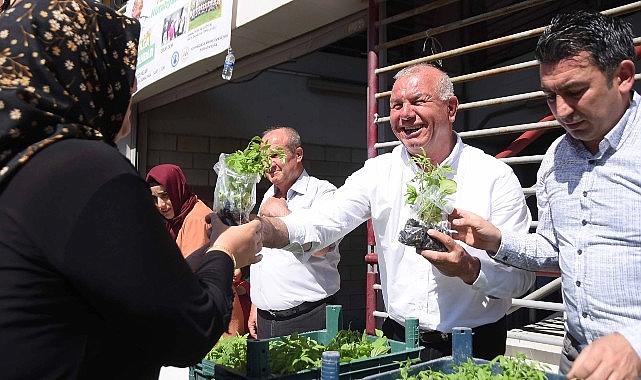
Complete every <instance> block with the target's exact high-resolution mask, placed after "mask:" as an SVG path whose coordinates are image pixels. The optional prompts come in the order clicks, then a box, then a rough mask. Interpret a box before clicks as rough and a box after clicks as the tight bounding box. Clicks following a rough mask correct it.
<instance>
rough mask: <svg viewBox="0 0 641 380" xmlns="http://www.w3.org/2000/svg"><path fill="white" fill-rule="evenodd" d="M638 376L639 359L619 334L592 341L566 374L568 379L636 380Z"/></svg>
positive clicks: (639, 370) (640, 361) (639, 372)
mask: <svg viewBox="0 0 641 380" xmlns="http://www.w3.org/2000/svg"><path fill="white" fill-rule="evenodd" d="M639 376H641V358H639V355H637V353H636V351H634V349H633V348H632V346H631V345H630V342H628V340H627V339H626V338H625V337H624V336H623V335H621V334H619V333H614V334H610V335H606V336H604V337H601V338H599V339H597V340H595V341H593V342H592V343H591V344H590V345H589V346H587V347H586V348H585V349H584V350H583V351H582V352H581V354H579V356H578V357H577V358H576V360H575V361H574V365H572V368H570V372H568V379H573V378H580V379H589V380H592V379H594V380H599V379H608V380H621V379H630V380H636V379H638V378H639Z"/></svg>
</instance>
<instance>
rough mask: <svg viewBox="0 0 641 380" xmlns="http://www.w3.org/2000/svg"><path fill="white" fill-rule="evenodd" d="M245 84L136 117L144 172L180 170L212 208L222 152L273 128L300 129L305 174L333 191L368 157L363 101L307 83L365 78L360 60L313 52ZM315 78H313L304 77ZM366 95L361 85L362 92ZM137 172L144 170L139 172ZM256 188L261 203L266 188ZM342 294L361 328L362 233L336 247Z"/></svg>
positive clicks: (349, 317) (349, 320) (347, 317)
mask: <svg viewBox="0 0 641 380" xmlns="http://www.w3.org/2000/svg"><path fill="white" fill-rule="evenodd" d="M278 69H279V70H285V71H286V73H283V72H270V71H266V72H263V73H261V74H259V75H258V76H255V77H250V78H234V81H232V82H231V83H229V84H226V85H224V86H221V87H218V88H214V89H212V90H209V91H206V92H203V93H200V94H197V95H194V96H192V97H189V98H187V99H184V100H181V101H178V102H175V103H173V104H170V105H167V106H164V107H161V108H157V109H154V110H151V111H149V112H146V113H144V114H142V115H141V121H142V125H143V127H145V126H146V132H145V133H146V140H147V150H146V168H144V169H145V170H149V169H150V168H151V167H152V166H154V165H157V164H160V163H174V164H177V165H179V166H181V167H182V168H183V170H184V172H185V174H186V176H187V179H188V181H189V183H190V185H192V187H193V188H194V190H195V191H196V192H197V193H198V194H199V196H200V197H201V198H202V199H203V200H204V201H206V202H207V203H208V204H211V198H212V193H213V188H214V186H215V184H216V175H215V173H214V171H213V170H212V166H213V164H214V163H215V162H217V161H218V157H219V155H220V153H230V152H233V151H235V150H238V149H242V148H244V147H245V146H246V145H247V142H248V140H249V139H250V138H251V137H252V136H254V135H258V134H260V133H261V132H262V131H263V130H264V129H265V128H266V127H268V126H272V125H289V126H292V127H295V128H296V129H298V131H299V133H300V134H301V138H302V140H303V148H304V164H305V168H306V169H307V171H308V172H309V173H310V174H311V175H314V176H316V177H318V178H322V179H326V180H328V181H330V182H332V183H333V184H334V185H336V186H340V185H342V184H343V183H344V182H345V178H347V176H348V175H349V174H351V173H352V172H354V171H355V170H357V169H358V168H360V167H361V166H362V165H363V162H364V161H365V159H366V149H365V146H366V138H365V135H366V132H365V110H366V108H365V96H364V93H363V95H362V96H361V95H354V94H348V93H340V92H332V93H329V92H322V91H321V92H319V91H318V90H315V89H312V88H309V87H308V86H307V81H308V80H309V79H316V80H321V79H322V80H324V81H329V82H332V83H339V84H345V83H346V82H345V80H347V79H349V81H350V82H349V83H348V84H351V83H352V82H353V81H355V80H359V78H362V80H363V82H364V78H365V75H366V66H365V60H360V59H355V58H349V57H344V56H333V55H329V54H324V53H314V54H310V55H308V56H305V57H302V58H299V59H297V60H296V61H292V62H288V63H287V64H285V65H281V66H279V67H278ZM308 73H314V74H313V75H307V74H308ZM363 89H364V87H363ZM141 170H142V169H141ZM269 185H270V184H269V182H268V181H266V180H263V181H261V183H260V184H259V185H258V199H259V200H260V199H261V198H262V195H263V194H264V192H265V190H266V189H267V187H268V186H269ZM340 250H341V256H342V257H341V262H340V265H339V269H340V273H341V291H340V292H339V294H338V300H339V302H340V303H341V304H342V305H343V306H344V321H345V323H346V324H351V326H352V327H353V328H358V329H362V328H364V316H365V314H364V313H365V311H364V305H365V286H364V285H365V272H366V265H365V263H364V260H363V257H364V255H365V253H366V237H365V228H364V226H361V227H359V228H357V229H356V230H355V231H353V232H352V233H350V234H349V235H348V236H346V237H345V238H344V239H343V241H342V243H341V245H340Z"/></svg>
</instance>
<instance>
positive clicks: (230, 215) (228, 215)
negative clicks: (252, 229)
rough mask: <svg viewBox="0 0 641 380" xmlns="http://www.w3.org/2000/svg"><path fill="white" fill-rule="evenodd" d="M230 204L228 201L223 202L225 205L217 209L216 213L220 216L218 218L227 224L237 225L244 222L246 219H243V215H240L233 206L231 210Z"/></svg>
mask: <svg viewBox="0 0 641 380" xmlns="http://www.w3.org/2000/svg"><path fill="white" fill-rule="evenodd" d="M232 208H233V207H232V206H231V204H230V203H229V202H225V207H223V209H222V210H219V211H218V212H217V213H216V215H218V217H219V218H220V220H221V221H222V222H223V223H225V224H226V225H228V226H238V225H241V224H244V223H246V222H247V221H246V220H243V219H244V218H243V216H242V215H241V212H240V211H239V210H238V209H236V208H234V210H232Z"/></svg>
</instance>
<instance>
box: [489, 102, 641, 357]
mask: <svg viewBox="0 0 641 380" xmlns="http://www.w3.org/2000/svg"><path fill="white" fill-rule="evenodd" d="M640 146H641V96H639V94H637V93H636V92H635V93H634V97H633V99H632V101H631V103H630V106H629V107H628V109H627V111H626V112H625V114H624V115H623V117H622V118H621V120H619V122H618V123H617V124H616V125H615V126H614V128H612V130H610V132H608V134H606V135H605V137H604V138H603V140H602V141H601V142H600V143H599V150H598V152H596V153H595V154H592V153H590V152H589V151H588V150H587V149H585V146H584V145H583V143H582V142H580V141H578V140H575V139H574V138H572V137H571V136H570V135H568V134H565V135H563V136H561V137H559V138H558V139H557V140H556V141H555V142H554V143H553V144H552V145H551V146H550V148H549V149H548V151H547V153H546V154H545V157H544V159H543V162H541V167H540V169H539V173H538V186H537V191H536V194H537V202H538V206H539V225H538V228H537V230H536V234H528V235H523V234H516V233H511V232H507V231H503V234H502V239H501V247H500V248H499V251H498V252H497V254H496V258H497V260H501V261H504V262H506V263H509V264H511V265H515V266H518V267H520V268H526V269H531V270H539V269H541V270H558V269H559V268H560V269H561V273H562V279H563V284H562V288H563V302H564V303H565V307H566V310H567V315H568V316H567V322H566V323H567V330H568V332H569V333H570V334H571V335H572V336H573V337H574V338H575V339H576V340H577V341H578V342H579V344H580V348H581V349H582V348H584V347H585V346H587V345H588V344H589V343H590V342H592V341H594V340H595V339H598V338H600V337H602V336H604V335H608V334H612V333H614V332H619V333H620V334H622V335H623V336H624V337H625V338H626V339H627V340H628V342H630V344H631V345H632V347H634V349H635V351H636V352H637V354H638V355H639V356H640V357H641V290H640V288H639V284H641V216H640V215H641V166H640V165H639V163H640V162H641V149H639V147H640Z"/></svg>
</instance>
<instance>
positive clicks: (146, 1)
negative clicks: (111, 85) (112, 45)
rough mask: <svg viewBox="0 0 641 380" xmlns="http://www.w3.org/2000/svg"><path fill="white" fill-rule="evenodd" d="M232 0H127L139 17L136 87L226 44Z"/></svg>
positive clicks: (128, 11) (131, 13)
mask: <svg viewBox="0 0 641 380" xmlns="http://www.w3.org/2000/svg"><path fill="white" fill-rule="evenodd" d="M232 2H233V0H129V1H128V2H127V8H126V11H125V14H126V15H127V16H129V17H133V18H136V19H138V20H139V21H140V24H141V30H140V42H139V44H138V66H137V70H136V78H137V79H138V89H141V88H143V87H145V86H147V85H149V84H150V83H153V82H155V81H157V80H159V79H162V78H164V77H166V76H168V75H169V74H171V73H173V72H175V71H177V70H180V69H182V68H184V67H186V66H189V65H190V64H192V63H194V62H197V61H200V60H202V59H205V58H209V57H211V56H214V55H216V54H218V53H220V52H222V51H225V50H227V48H228V47H229V42H230V37H231V14H232Z"/></svg>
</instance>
